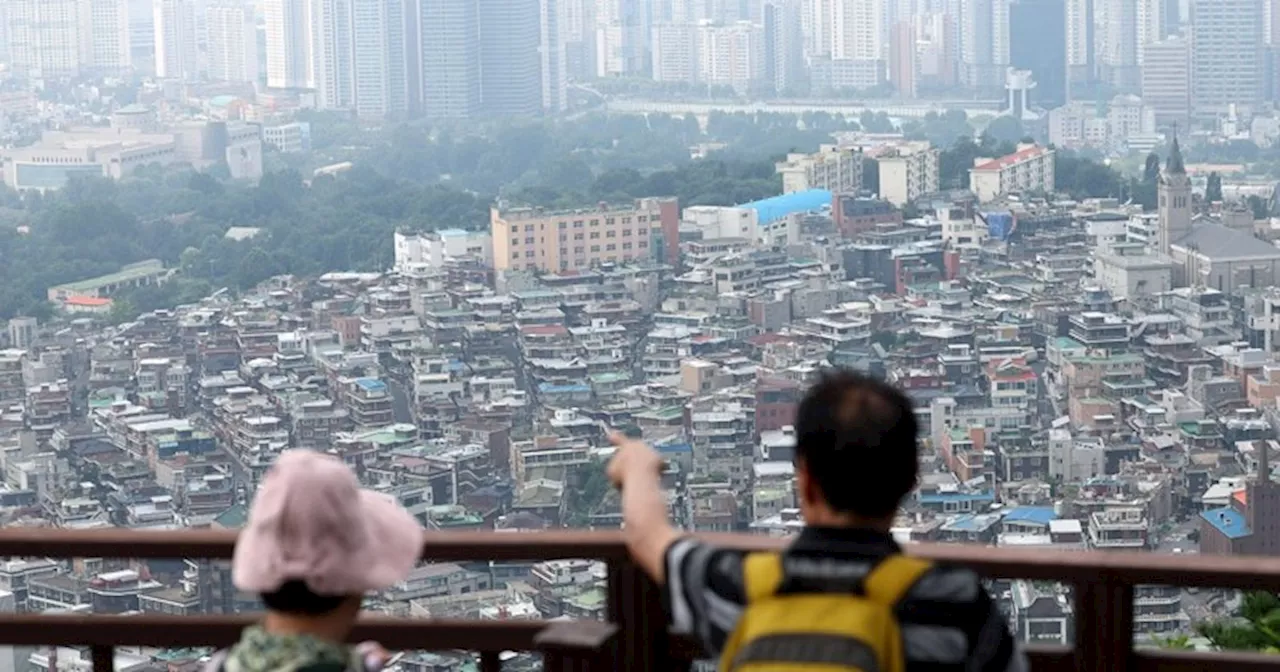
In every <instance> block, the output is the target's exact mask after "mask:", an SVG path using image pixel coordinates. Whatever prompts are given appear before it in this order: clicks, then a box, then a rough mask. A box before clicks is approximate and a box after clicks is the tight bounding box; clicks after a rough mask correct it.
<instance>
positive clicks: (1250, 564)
mask: <svg viewBox="0 0 1280 672" xmlns="http://www.w3.org/2000/svg"><path fill="white" fill-rule="evenodd" d="M711 538H712V539H714V540H716V541H718V542H720V543H723V544H725V545H732V546H736V547H741V548H751V549H766V548H777V547H778V546H779V545H780V544H781V543H783V542H782V541H780V540H777V539H771V538H767V537H755V536H742V535H711ZM234 541H235V535H234V533H233V532H223V531H197V530H188V531H183V532H139V531H133V530H123V529H100V530H50V529H38V528H10V529H5V530H0V556H16V557H45V556H49V557H56V558H75V557H86V558H98V557H108V558H110V557H129V558H152V559H156V558H217V559H227V558H230V557H231V553H232V548H233V545H234ZM910 550H911V552H912V553H913V554H916V555H919V556H922V557H927V558H932V559H935V560H942V561H947V562H954V563H959V564H963V565H966V566H968V567H970V568H972V569H974V570H975V571H977V572H978V573H980V574H982V575H984V576H987V577H991V578H1023V579H1030V580H1036V581H1060V582H1063V583H1067V584H1070V585H1071V586H1073V587H1074V595H1075V599H1076V603H1075V609H1074V612H1075V614H1076V619H1077V620H1076V628H1075V631H1076V633H1075V641H1074V646H1071V647H1050V646H1032V647H1030V649H1029V650H1030V656H1031V660H1032V669H1034V670H1036V671H1037V672H1045V671H1058V670H1061V671H1064V672H1065V671H1073V672H1116V671H1122V670H1123V671H1128V670H1134V671H1139V672H1147V671H1152V672H1154V671H1156V670H1159V671H1161V672H1184V671H1185V672H1192V671H1193V670H1194V671H1199V670H1209V669H1212V670H1214V672H1246V671H1249V672H1253V671H1263V670H1268V671H1272V672H1280V656H1263V655H1257V654H1236V653H1213V654H1207V653H1193V652H1184V651H1171V650H1159V649H1139V650H1135V649H1134V647H1133V632H1134V621H1135V618H1134V610H1133V603H1134V589H1135V586H1137V585H1150V584H1159V585H1175V586H1180V587H1200V588H1234V589H1256V590H1271V591H1277V592H1280V558H1232V557H1205V556H1186V555H1152V554H1142V553H1130V552H1075V551H1038V550H1029V549H993V548H990V547H966V546H937V545H928V544H920V545H913V546H911V549H910ZM423 558H424V559H428V560H431V561H439V562H457V561H467V560H477V559H487V560H532V561H545V560H561V559H576V558H586V559H596V560H602V561H604V562H606V563H608V566H609V582H608V589H607V597H608V608H607V611H606V614H607V618H608V622H607V623H601V622H595V621H557V622H554V623H553V622H549V621H541V620H504V621H490V620H473V621H468V620H413V619H401V618H386V617H380V618H367V619H364V620H363V621H362V622H361V624H360V625H359V626H358V627H357V629H356V632H354V633H353V635H352V636H353V638H354V639H356V640H362V639H377V640H379V641H381V642H382V643H383V644H384V645H385V646H387V647H388V648H391V649H425V650H433V649H434V650H457V649H466V650H472V651H476V652H478V653H479V654H480V660H481V665H480V670H481V671H482V672H495V671H498V670H501V667H502V663H501V659H500V657H499V655H500V654H501V653H502V652H504V651H534V652H539V653H541V654H542V655H543V661H544V665H545V669H547V670H548V671H549V672H559V671H562V670H563V671H568V670H574V671H583V670H585V671H588V672H590V671H594V670H626V671H628V672H631V671H635V672H639V671H642V670H664V671H665V670H687V669H689V666H690V664H691V662H692V661H693V660H694V659H696V658H699V657H700V652H699V651H698V648H697V646H696V645H695V644H694V643H693V642H691V641H690V640H688V639H686V638H684V637H681V636H678V635H674V634H671V633H668V632H667V629H666V627H665V624H666V622H667V619H666V615H665V614H664V613H663V607H662V604H661V599H660V596H659V589H658V587H657V586H655V585H654V584H653V583H651V582H650V581H648V580H647V579H646V578H645V577H644V575H643V574H642V573H641V572H640V570H639V569H638V568H637V567H636V566H635V565H634V564H632V563H631V562H630V560H629V559H628V557H627V554H626V550H625V548H624V547H623V544H622V538H621V537H620V536H619V534H618V533H613V532H575V531H556V532H541V533H508V534H494V533H486V532H455V533H439V532H433V533H430V534H428V535H427V536H426V538H425V542H424V545H423ZM252 620H253V617H252V616H158V615H152V614H145V615H120V616H116V615H31V614H16V615H15V614H7V615H0V645H8V646H39V645H60V646H85V647H89V649H90V651H91V654H92V660H93V664H94V669H95V670H97V671H98V672H104V671H105V670H109V669H110V668H111V665H112V656H113V649H114V647H117V646H153V647H195V646H225V645H228V644H230V643H232V642H234V641H235V640H236V638H237V637H238V634H239V631H240V629H241V628H243V627H244V626H245V625H247V624H249V623H250V622H251V621H252Z"/></svg>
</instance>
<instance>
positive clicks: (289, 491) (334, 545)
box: [231, 449, 422, 595]
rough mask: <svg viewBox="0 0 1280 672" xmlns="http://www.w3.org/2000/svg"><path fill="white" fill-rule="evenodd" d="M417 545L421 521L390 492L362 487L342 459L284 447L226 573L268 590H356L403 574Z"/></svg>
mask: <svg viewBox="0 0 1280 672" xmlns="http://www.w3.org/2000/svg"><path fill="white" fill-rule="evenodd" d="M421 552H422V528H421V527H420V526H419V525H418V522H417V521H416V520H415V519H414V517H413V516H412V515H411V514H410V513H409V512H408V511H406V510H405V509H404V508H403V507H401V506H400V505H399V503H397V502H396V501H395V500H394V499H392V498H391V497H388V496H385V495H382V494H380V493H376V492H372V491H370V490H362V489H361V488H360V482H359V481H358V480H357V479H356V475H355V473H354V472H352V471H351V469H350V468H348V467H347V465H345V464H343V463H342V461H341V460H339V459H337V458H335V457H332V456H329V455H325V454H323V453H317V452H315V451H312V450H301V449H299V450H289V451H285V452H284V453H282V454H281V455H280V457H279V459H277V460H276V463H275V464H274V465H272V467H271V470H270V471H268V472H267V476H266V478H265V479H264V480H263V482H262V486H261V487H260V488H258V493H257V495H256V496H255V497H254V500H253V506H252V508H250V510H249V520H248V523H247V524H246V525H245V528H244V529H243V530H242V531H241V532H240V537H239V539H237V540H236V550H235V554H234V556H233V559H232V561H231V579H232V582H233V583H235V585H236V587H237V588H239V589H240V590H244V591H247V592H253V593H269V592H272V591H275V590H278V589H279V588H280V586H281V585H283V584H284V583H285V582H286V581H303V582H305V583H306V584H307V587H308V588H310V589H311V591H312V592H315V593H317V594H320V595H357V594H360V593H364V592H368V591H371V590H381V589H383V588H387V587H390V586H392V585H395V584H396V583H398V582H400V581H403V580H404V579H405V578H406V577H407V576H408V575H409V572H410V571H412V570H413V566H414V564H415V563H416V562H417V560H418V556H419V554H421Z"/></svg>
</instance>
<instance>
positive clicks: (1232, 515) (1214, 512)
mask: <svg viewBox="0 0 1280 672" xmlns="http://www.w3.org/2000/svg"><path fill="white" fill-rule="evenodd" d="M1200 517H1201V518H1204V519H1205V520H1207V521H1209V524H1210V525H1212V526H1214V527H1216V528H1218V531H1219V532H1221V533H1222V534H1223V536H1225V537H1226V538H1228V539H1239V538H1240V537H1247V536H1249V535H1250V534H1253V532H1252V531H1250V530H1249V524H1248V522H1246V521H1245V519H1244V514H1242V513H1240V512H1239V511H1236V510H1235V509H1233V508H1231V507H1229V506H1226V507H1223V508H1221V509H1210V510H1208V511H1203V512H1201V513H1200Z"/></svg>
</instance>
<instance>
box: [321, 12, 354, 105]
mask: <svg viewBox="0 0 1280 672" xmlns="http://www.w3.org/2000/svg"><path fill="white" fill-rule="evenodd" d="M351 2H352V0H313V2H312V3H311V74H312V78H313V79H314V81H315V89H316V106H317V107H320V108H322V109H351V108H353V107H355V102H356V83H355V64H354V59H355V53H354V50H353V48H352V36H353V27H352V25H351V24H352V15H351Z"/></svg>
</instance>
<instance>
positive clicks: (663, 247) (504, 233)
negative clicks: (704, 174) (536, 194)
mask: <svg viewBox="0 0 1280 672" xmlns="http://www.w3.org/2000/svg"><path fill="white" fill-rule="evenodd" d="M489 222H490V234H491V235H492V237H493V267H494V269H495V270H499V271H508V270H512V271H514V270H531V271H532V270H539V271H553V272H559V271H576V270H582V269H587V268H591V267H594V266H599V265H601V264H603V263H606V262H626V261H638V260H646V259H652V260H653V261H656V262H668V263H669V262H674V261H675V260H676V257H677V256H678V254H679V242H680V241H679V227H680V207H679V204H678V203H677V201H676V199H674V198H670V199H662V198H645V199H639V200H637V201H636V202H635V203H632V204H629V205H617V204H613V205H611V204H606V203H602V204H600V206H599V207H598V208H596V209H588V208H582V209H577V210H559V211H547V210H542V209H540V208H528V207H519V208H509V207H506V206H504V205H502V204H499V205H498V206H497V207H494V208H493V209H492V210H491V211H490V220H489Z"/></svg>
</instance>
